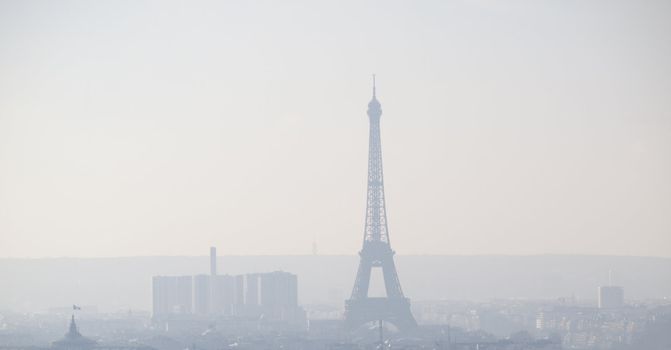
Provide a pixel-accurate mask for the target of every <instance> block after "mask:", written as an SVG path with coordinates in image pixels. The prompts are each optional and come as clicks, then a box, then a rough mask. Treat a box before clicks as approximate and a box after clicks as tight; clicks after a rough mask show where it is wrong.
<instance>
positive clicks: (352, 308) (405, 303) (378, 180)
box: [345, 77, 417, 330]
mask: <svg viewBox="0 0 671 350" xmlns="http://www.w3.org/2000/svg"><path fill="white" fill-rule="evenodd" d="M381 116H382V108H381V105H380V102H379V101H378V100H377V96H376V91H375V77H373V99H372V100H371V101H370V102H369V103H368V119H369V122H370V134H369V141H368V142H369V144H368V193H367V197H366V223H365V227H364V235H363V248H362V249H361V252H359V256H360V258H361V260H360V262H359V269H358V271H357V275H356V281H355V282H354V289H353V290H352V295H351V297H350V299H349V300H347V301H346V303H345V321H346V323H347V325H348V326H349V328H356V327H358V326H361V325H362V324H365V323H367V322H370V321H378V320H386V321H389V322H391V323H392V324H394V325H396V326H397V327H398V328H399V329H402V330H403V329H406V330H407V329H411V328H414V327H415V326H417V323H416V322H415V319H414V317H413V316H412V313H411V312H410V300H409V299H408V298H406V297H405V296H404V295H403V290H402V289H401V283H400V282H399V279H398V274H397V272H396V266H395V265H394V251H393V250H392V249H391V243H390V240H389V228H388V226H387V209H386V206H385V196H384V174H383V171H382V142H381V140H380V117H381ZM373 268H381V269H382V276H383V278H384V286H385V291H386V294H387V296H386V297H378V298H372V297H369V296H368V289H369V286H370V277H371V272H372V269H373Z"/></svg>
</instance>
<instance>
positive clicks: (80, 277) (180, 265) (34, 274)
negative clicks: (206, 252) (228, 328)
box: [0, 255, 671, 311]
mask: <svg viewBox="0 0 671 350" xmlns="http://www.w3.org/2000/svg"><path fill="white" fill-rule="evenodd" d="M396 260H397V266H398V270H399V275H400V277H401V279H402V280H403V288H404V292H405V293H406V294H407V295H408V296H410V297H411V298H412V299H413V300H414V301H422V300H488V299H493V298H523V299H536V298H540V299H551V300H555V299H558V298H561V297H565V298H566V297H571V296H575V297H576V298H578V299H579V300H580V301H582V302H586V303H592V304H593V305H596V294H597V287H598V286H600V285H607V284H608V271H609V270H611V271H612V272H613V281H612V282H613V283H614V284H617V285H620V286H623V287H624V290H625V297H626V298H627V299H637V300H643V299H646V298H657V299H659V298H663V297H668V296H670V295H671V259H668V258H638V257H609V256H404V255H400V256H397V257H396ZM357 263H358V257H356V256H310V255H307V256H224V257H220V263H219V268H218V270H219V273H221V274H241V273H250V272H268V271H273V270H277V269H281V270H284V271H287V272H291V273H295V274H297V275H298V276H299V277H298V288H299V289H298V297H299V302H300V303H301V304H315V303H317V304H330V305H333V306H337V307H344V300H345V299H346V298H347V297H349V293H350V292H351V286H352V284H353V281H354V274H353V271H356V266H357ZM208 266H209V265H208V259H207V258H206V257H134V258H132V257H129V258H98V259H68V258H64V259H0V280H1V281H3V286H11V288H0V309H2V308H8V309H12V310H17V311H46V310H47V309H48V308H51V307H67V306H69V305H72V304H73V303H76V304H81V305H91V306H97V307H98V309H99V310H100V311H127V310H128V309H129V308H130V309H134V310H146V311H149V310H150V309H151V277H152V276H154V275H173V276H174V275H192V274H199V273H203V274H206V273H208ZM325 267H326V270H325V269H324V268H325ZM380 282H381V280H375V279H374V280H373V285H372V286H371V287H372V290H371V292H372V293H373V294H375V293H376V291H381V290H382V285H381V284H380ZM427 286H430V287H427ZM119 291H123V293H119Z"/></svg>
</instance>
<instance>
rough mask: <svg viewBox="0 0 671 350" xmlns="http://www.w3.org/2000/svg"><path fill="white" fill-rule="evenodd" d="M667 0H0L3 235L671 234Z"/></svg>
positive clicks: (655, 249) (80, 242) (9, 249)
mask: <svg viewBox="0 0 671 350" xmlns="http://www.w3.org/2000/svg"><path fill="white" fill-rule="evenodd" d="M670 33H671V2H670V1H668V0H660V1H633V0H627V1H619V0H603V1H596V0H594V1H591V0H574V1H570V0H562V1H559V0H557V1H538V0H529V1H500V0H459V1H442V0H441V1H438V0H436V1H378V2H365V1H351V2H344V1H330V2H319V1H307V0H306V1H242V0H241V1H211V2H210V1H182V2H169V1H160V2H159V1H157V2H143V1H127V2H123V1H37V2H36V1H23V0H21V1H19V0H17V1H7V0H2V1H0V257H42V256H123V255H157V254H169V255H193V254H207V247H209V246H210V245H216V246H218V248H219V251H220V253H221V254H309V253H310V252H311V249H312V243H313V241H316V243H317V249H318V251H319V253H321V254H354V253H356V252H357V251H358V250H359V249H360V246H361V240H362V235H363V223H364V222H363V221H364V207H365V191H366V166H367V162H366V157H367V143H368V119H367V117H366V114H365V112H366V104H367V102H368V100H369V99H370V95H371V89H370V74H371V73H377V75H378V97H379V99H380V101H381V103H382V108H383V111H384V114H383V116H382V143H383V157H384V166H385V181H386V193H387V205H388V213H389V225H390V236H391V242H392V246H393V248H394V249H395V250H396V251H397V252H398V253H400V254H434V253H445V254H490V253H495V254H546V253H551V254H564V253H566V254H623V255H652V256H667V257H671V180H670V179H671V63H669V62H671V35H670Z"/></svg>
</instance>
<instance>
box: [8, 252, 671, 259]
mask: <svg viewBox="0 0 671 350" xmlns="http://www.w3.org/2000/svg"><path fill="white" fill-rule="evenodd" d="M396 255H397V256H414V257H417V256H421V257H603V258H605V257H611V258H651V259H671V256H656V255H625V254H598V253H590V254H570V253H539V254H501V253H495V254H447V253H443V254H441V253H426V254H421V253H410V254H396ZM309 256H321V257H356V256H357V254H218V255H217V257H218V258H223V257H236V258H238V257H309ZM129 258H209V255H170V254H166V255H159V254H156V255H114V256H112V255H110V256H42V257H11V256H9V257H4V256H0V260H48V259H129Z"/></svg>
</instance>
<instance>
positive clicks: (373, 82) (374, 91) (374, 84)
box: [373, 74, 375, 97]
mask: <svg viewBox="0 0 671 350" xmlns="http://www.w3.org/2000/svg"><path fill="white" fill-rule="evenodd" d="M373 97H375V74H373Z"/></svg>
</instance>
